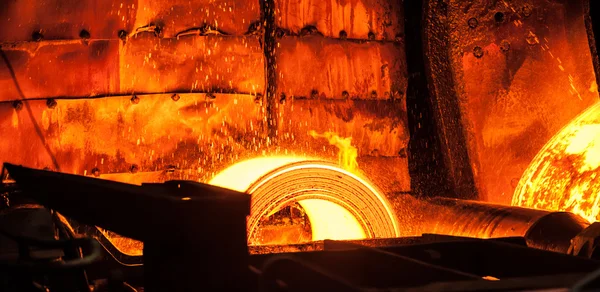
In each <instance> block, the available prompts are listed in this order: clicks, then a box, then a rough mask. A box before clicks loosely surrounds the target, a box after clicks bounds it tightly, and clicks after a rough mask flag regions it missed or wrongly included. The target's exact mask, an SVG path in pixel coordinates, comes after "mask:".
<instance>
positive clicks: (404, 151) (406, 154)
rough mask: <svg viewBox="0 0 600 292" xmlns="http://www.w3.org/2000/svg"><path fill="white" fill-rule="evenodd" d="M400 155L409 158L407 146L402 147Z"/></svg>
mask: <svg viewBox="0 0 600 292" xmlns="http://www.w3.org/2000/svg"><path fill="white" fill-rule="evenodd" d="M398 156H400V158H407V157H408V153H407V151H406V148H402V149H400V151H398Z"/></svg>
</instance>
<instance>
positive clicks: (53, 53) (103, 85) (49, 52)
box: [0, 41, 119, 101]
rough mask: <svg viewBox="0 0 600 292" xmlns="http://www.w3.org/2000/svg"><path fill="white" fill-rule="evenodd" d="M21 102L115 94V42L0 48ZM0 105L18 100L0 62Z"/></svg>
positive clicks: (54, 43)
mask: <svg viewBox="0 0 600 292" xmlns="http://www.w3.org/2000/svg"><path fill="white" fill-rule="evenodd" d="M2 49H3V51H4V53H5V54H6V56H7V58H8V60H9V62H10V65H11V67H12V68H13V70H14V72H15V75H16V79H17V82H18V84H19V86H20V87H21V89H22V90H23V94H24V95H25V98H45V97H56V96H90V95H93V94H97V93H111V92H112V93H118V92H119V58H118V53H119V43H118V41H90V42H89V43H87V44H82V43H81V42H80V41H56V42H54V41H53V42H41V43H23V44H20V45H16V46H12V47H2ZM0 88H2V89H3V90H0V101H7V100H16V99H20V98H21V97H20V96H19V93H18V91H17V88H16V86H15V84H14V81H13V79H12V77H11V74H10V71H9V69H8V67H7V65H6V63H5V62H4V61H3V60H0Z"/></svg>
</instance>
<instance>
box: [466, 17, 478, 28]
mask: <svg viewBox="0 0 600 292" xmlns="http://www.w3.org/2000/svg"><path fill="white" fill-rule="evenodd" d="M467 24H468V25H469V27H470V28H476V27H477V25H479V21H478V20H477V18H474V17H473V18H470V19H469V20H468V21H467Z"/></svg>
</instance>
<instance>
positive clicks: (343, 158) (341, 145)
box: [309, 131, 358, 172]
mask: <svg viewBox="0 0 600 292" xmlns="http://www.w3.org/2000/svg"><path fill="white" fill-rule="evenodd" d="M309 134H310V135H311V136H312V137H313V138H325V139H327V141H329V144H330V145H334V146H335V147H337V148H338V149H339V150H340V151H339V152H338V159H339V162H340V166H341V167H342V168H343V169H345V170H347V171H350V172H356V171H357V170H358V162H356V157H358V149H356V147H354V146H352V137H347V138H342V137H340V136H338V135H337V134H336V133H332V132H325V133H323V134H319V133H317V132H315V131H310V132H309Z"/></svg>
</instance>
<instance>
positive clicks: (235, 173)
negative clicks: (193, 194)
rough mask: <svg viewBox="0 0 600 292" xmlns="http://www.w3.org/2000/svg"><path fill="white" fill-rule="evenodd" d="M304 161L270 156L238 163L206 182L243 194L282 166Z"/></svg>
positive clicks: (299, 158) (288, 157)
mask: <svg viewBox="0 0 600 292" xmlns="http://www.w3.org/2000/svg"><path fill="white" fill-rule="evenodd" d="M302 160H306V158H302V157H294V156H272V157H261V158H254V159H248V160H245V161H242V162H238V163H236V164H234V165H232V166H230V167H228V168H226V169H225V170H223V171H221V172H219V173H218V174H217V175H216V176H215V177H214V178H213V179H211V180H210V182H208V183H209V184H211V185H214V186H218V187H222V188H228V189H230V190H234V191H238V192H245V191H247V190H248V188H249V187H250V185H252V184H253V183H254V182H255V181H256V180H257V179H259V178H260V177H262V176H264V175H266V174H267V173H269V172H271V171H272V170H273V169H277V168H280V167H282V166H284V165H287V164H290V163H294V162H298V161H302Z"/></svg>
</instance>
